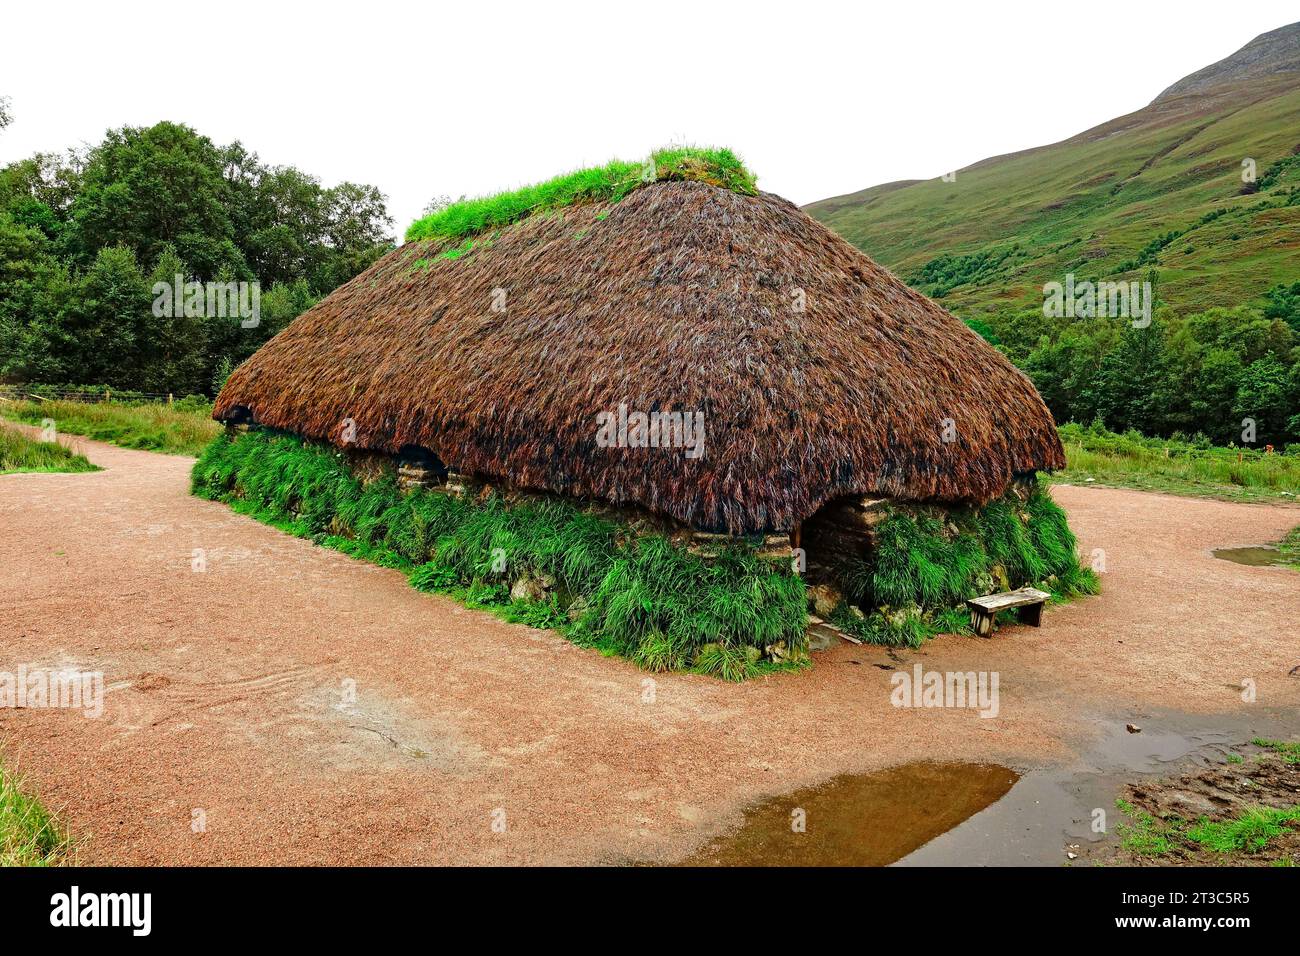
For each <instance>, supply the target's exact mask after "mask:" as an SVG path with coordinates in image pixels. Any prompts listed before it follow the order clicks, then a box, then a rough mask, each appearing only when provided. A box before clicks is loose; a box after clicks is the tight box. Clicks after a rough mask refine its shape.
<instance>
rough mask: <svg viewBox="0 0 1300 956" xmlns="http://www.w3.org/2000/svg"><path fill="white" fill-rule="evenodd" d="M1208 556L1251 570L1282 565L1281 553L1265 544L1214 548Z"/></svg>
mask: <svg viewBox="0 0 1300 956" xmlns="http://www.w3.org/2000/svg"><path fill="white" fill-rule="evenodd" d="M1210 554H1212V555H1214V556H1215V557H1216V558H1219V559H1221V560H1223V561H1231V562H1233V563H1234V564H1247V565H1250V566H1251V567H1252V568H1262V567H1266V566H1268V565H1270V564H1281V563H1282V552H1281V551H1279V550H1278V549H1277V548H1273V547H1269V546H1268V545H1266V544H1261V545H1252V546H1251V547H1248V548H1215V549H1214V550H1213V551H1211V552H1210Z"/></svg>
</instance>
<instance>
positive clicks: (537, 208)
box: [406, 146, 757, 242]
mask: <svg viewBox="0 0 1300 956" xmlns="http://www.w3.org/2000/svg"><path fill="white" fill-rule="evenodd" d="M652 164H653V169H652V168H651V165H652ZM683 179H689V180H694V181H696V182H703V183H709V184H710V185H713V186H720V187H722V188H724V189H730V190H732V191H733V192H738V193H742V194H744V195H746V196H752V195H754V193H755V192H756V191H757V187H756V186H755V177H754V174H753V173H751V172H750V171H749V170H748V169H746V168H745V165H744V164H743V163H742V162H741V161H740V158H739V157H738V156H736V154H735V153H733V152H732V151H731V150H729V149H701V148H697V147H694V146H674V147H668V148H665V149H659V150H655V152H653V153H651V154H650V159H649V161H643V162H639V163H629V162H624V161H622V160H617V159H616V160H613V161H611V162H609V163H607V164H606V165H604V166H597V167H594V168H591V169H579V170H577V171H575V172H572V173H565V174H564V175H563V176H556V177H555V178H554V179H550V180H547V181H546V182H544V183H537V184H536V185H533V186H525V187H523V188H522V189H516V190H514V191H513V192H507V193H498V194H497V195H495V196H481V197H479V198H476V199H462V200H461V201H460V202H455V203H452V204H451V205H450V206H448V207H447V208H445V209H441V210H439V211H438V212H435V213H433V214H431V215H428V216H425V217H424V218H423V219H417V220H416V221H415V222H413V223H412V224H411V228H409V229H408V230H406V239H407V241H408V242H411V241H414V240H416V239H437V240H454V239H463V238H465V237H467V236H472V235H475V234H477V233H480V232H483V231H484V230H486V229H495V228H498V227H500V226H505V225H509V224H510V223H512V222H518V221H519V220H520V219H523V218H524V217H525V216H528V215H531V214H532V213H535V212H542V211H545V210H549V209H560V208H562V207H564V206H571V205H573V204H574V203H577V202H584V201H593V200H596V201H600V200H603V201H606V202H618V201H619V200H620V199H622V198H623V197H624V196H626V195H627V194H628V193H630V192H632V190H634V189H636V188H637V187H638V186H642V185H645V184H647V183H651V182H656V181H660V180H683Z"/></svg>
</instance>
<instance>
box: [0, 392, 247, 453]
mask: <svg viewBox="0 0 1300 956" xmlns="http://www.w3.org/2000/svg"><path fill="white" fill-rule="evenodd" d="M0 415H4V416H5V417H6V418H10V419H13V420H14V421H19V422H23V423H25V424H29V425H40V424H42V423H44V422H45V421H47V420H49V421H53V422H54V426H55V428H57V429H58V430H59V431H61V432H64V433H66V434H69V435H84V436H85V437H86V438H90V439H93V440H94V441H103V442H111V443H112V444H114V445H120V446H122V447H123V448H139V449H143V450H145V451H157V452H164V453H166V454H169V455H197V454H199V453H200V452H201V451H202V450H203V449H204V447H205V446H206V445H207V444H208V442H210V441H212V439H213V437H215V436H216V435H217V434H219V433H220V431H221V426H220V425H219V424H218V423H217V422H214V421H213V420H212V407H211V406H210V405H206V404H201V403H199V402H197V401H191V400H185V401H180V402H176V403H175V404H173V405H165V404H161V403H153V404H133V403H126V402H100V403H95V404H91V403H86V402H69V401H44V402H39V401H9V400H6V401H0Z"/></svg>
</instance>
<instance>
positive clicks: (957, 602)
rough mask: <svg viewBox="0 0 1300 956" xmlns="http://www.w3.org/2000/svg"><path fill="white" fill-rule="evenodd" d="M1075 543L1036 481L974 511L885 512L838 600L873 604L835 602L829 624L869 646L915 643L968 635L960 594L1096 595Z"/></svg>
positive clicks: (1095, 586) (1096, 586)
mask: <svg viewBox="0 0 1300 956" xmlns="http://www.w3.org/2000/svg"><path fill="white" fill-rule="evenodd" d="M1076 547H1077V544H1076V541H1075V537H1074V533H1073V532H1072V531H1071V530H1070V527H1069V524H1068V523H1067V522H1066V517H1065V512H1064V511H1062V510H1061V508H1060V506H1059V505H1057V504H1056V502H1055V501H1053V500H1052V497H1051V495H1050V494H1048V493H1047V492H1046V491H1045V490H1043V489H1041V488H1037V489H1035V490H1034V492H1033V493H1032V494H1031V495H1030V497H1029V499H1028V500H1023V501H1022V500H1021V499H1019V498H1017V497H1015V496H1014V495H1008V496H1006V497H1004V498H1002V499H1000V500H998V501H994V502H992V503H990V504H988V505H986V506H985V507H983V508H979V509H972V508H967V509H957V510H952V511H946V512H940V511H937V510H935V511H934V512H933V513H930V512H928V511H927V510H926V509H923V508H906V509H894V510H893V511H892V513H891V514H890V515H889V516H888V517H887V518H886V519H885V520H884V522H882V523H881V525H880V526H879V528H878V529H877V537H876V547H875V551H874V553H873V555H872V556H871V558H870V560H867V559H863V560H860V561H858V562H856V563H854V564H853V565H851V566H850V567H849V568H848V570H847V572H846V575H845V580H844V589H845V595H846V597H848V598H849V600H850V601H851V602H853V603H855V604H857V605H859V606H860V607H863V608H873V609H874V610H873V611H872V612H871V613H869V614H866V615H865V616H863V617H858V616H857V615H856V614H854V613H853V611H852V610H851V608H850V607H849V606H848V604H847V603H846V604H842V605H841V606H840V608H839V609H838V610H837V612H836V614H835V615H834V617H833V623H835V624H836V625H837V626H839V627H841V628H844V629H845V630H847V631H849V632H850V633H852V634H855V635H856V636H858V637H861V638H862V639H863V640H865V641H868V642H870V643H873V644H887V645H907V646H911V647H916V646H919V645H920V644H921V643H922V642H923V641H924V640H925V639H926V638H928V637H931V636H933V635H934V634H945V633H946V634H951V633H969V630H970V621H969V612H968V611H967V610H966V607H965V602H966V600H967V599H968V598H972V597H977V596H979V595H982V594H990V593H994V592H997V591H1005V590H1011V589H1013V588H1020V587H1025V586H1030V585H1032V586H1036V587H1039V588H1041V589H1042V590H1044V591H1048V592H1049V593H1051V594H1052V596H1053V600H1054V601H1063V600H1067V599H1069V598H1071V597H1073V596H1076V595H1080V594H1096V593H1098V591H1099V590H1100V584H1099V581H1098V579H1097V575H1096V574H1095V573H1094V572H1093V571H1091V570H1090V569H1087V568H1084V567H1081V566H1080V564H1079V559H1078V555H1077V553H1076ZM1013 613H1014V612H1013Z"/></svg>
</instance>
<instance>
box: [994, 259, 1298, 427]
mask: <svg viewBox="0 0 1300 956" xmlns="http://www.w3.org/2000/svg"><path fill="white" fill-rule="evenodd" d="M1138 324H1139V325H1140V324H1141V323H1138ZM970 325H971V326H972V328H974V329H975V330H976V331H977V332H979V333H980V334H981V335H983V336H984V337H985V338H986V339H988V340H989V341H990V342H992V343H993V344H995V345H997V346H998V347H999V348H1000V349H1002V350H1003V351H1004V352H1005V353H1006V354H1007V356H1008V357H1009V358H1010V359H1011V360H1012V361H1013V362H1015V363H1016V364H1017V365H1018V366H1020V368H1021V369H1023V370H1024V371H1025V373H1026V374H1027V375H1028V376H1029V377H1030V378H1031V379H1032V380H1033V382H1034V385H1035V386H1036V387H1037V388H1038V391H1039V392H1040V393H1041V394H1042V396H1043V399H1044V401H1046V402H1047V405H1048V407H1049V408H1050V409H1051V411H1052V414H1053V416H1055V418H1056V420H1057V421H1058V422H1060V423H1065V422H1071V421H1074V422H1081V423H1084V424H1088V423H1091V422H1094V421H1101V422H1103V423H1104V424H1105V425H1106V427H1107V428H1110V429H1111V430H1112V431H1127V430H1129V429H1135V430H1137V431H1139V432H1141V433H1142V434H1144V435H1155V436H1162V437H1169V436H1176V435H1180V436H1187V437H1192V436H1196V435H1202V436H1204V437H1206V438H1208V439H1209V440H1210V441H1212V442H1214V443H1215V444H1220V445H1227V444H1235V445H1243V444H1246V445H1252V444H1253V445H1254V446H1256V447H1263V446H1264V445H1268V444H1271V445H1274V446H1277V447H1279V448H1281V447H1283V446H1285V445H1287V444H1296V443H1300V283H1297V284H1296V285H1294V286H1276V287H1274V288H1273V289H1271V290H1268V291H1267V292H1266V293H1264V294H1263V295H1261V298H1260V301H1259V302H1258V303H1256V304H1253V305H1252V304H1247V305H1242V306H1239V307H1237V308H1231V309H1226V308H1212V309H1207V310H1205V311H1202V312H1195V313H1190V314H1179V313H1178V312H1176V311H1174V310H1172V309H1169V308H1166V307H1161V306H1157V308H1156V311H1155V317H1154V319H1153V320H1152V321H1151V323H1150V324H1149V325H1146V326H1145V327H1135V325H1134V323H1132V322H1130V321H1128V320H1126V319H1106V318H1082V317H1080V318H1064V317H1063V318H1051V317H1048V316H1045V315H1044V314H1043V311H1042V310H1041V309H1030V310H1023V311H1018V312H1009V313H1006V314H1002V315H996V314H995V315H990V316H988V317H985V318H984V319H982V320H979V321H972V322H971V323H970ZM1247 420H1249V421H1247ZM1252 424H1253V429H1252V427H1251V425H1252ZM1252 431H1253V435H1252V434H1251V432H1252ZM1252 439H1253V440H1252Z"/></svg>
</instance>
